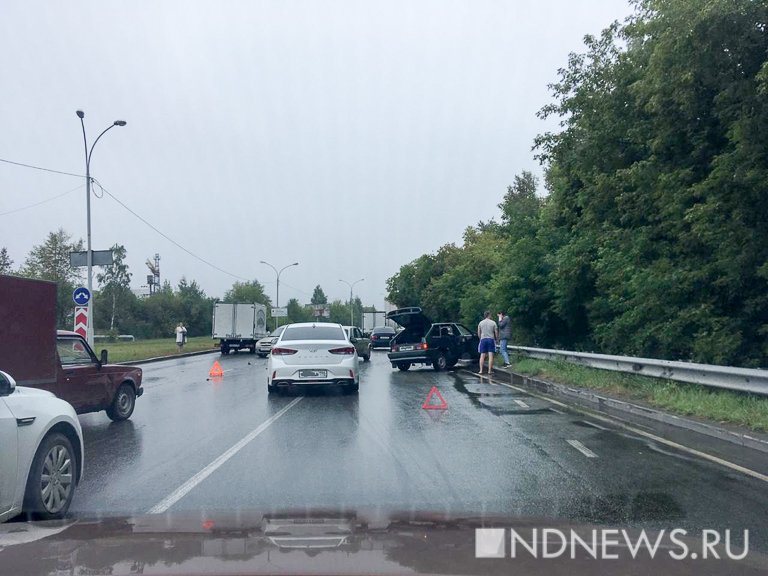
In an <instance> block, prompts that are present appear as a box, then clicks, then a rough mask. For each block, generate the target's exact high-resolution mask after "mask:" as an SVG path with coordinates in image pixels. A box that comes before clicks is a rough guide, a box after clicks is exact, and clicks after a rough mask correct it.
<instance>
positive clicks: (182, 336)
mask: <svg viewBox="0 0 768 576" xmlns="http://www.w3.org/2000/svg"><path fill="white" fill-rule="evenodd" d="M186 339H187V329H186V328H184V323H183V322H179V325H178V326H176V346H177V347H178V348H179V352H181V350H182V349H183V348H184V342H185V340H186Z"/></svg>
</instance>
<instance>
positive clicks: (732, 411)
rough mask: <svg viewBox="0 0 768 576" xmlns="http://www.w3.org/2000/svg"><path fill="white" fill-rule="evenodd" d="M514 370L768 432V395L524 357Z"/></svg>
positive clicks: (515, 362)
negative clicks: (763, 395)
mask: <svg viewBox="0 0 768 576" xmlns="http://www.w3.org/2000/svg"><path fill="white" fill-rule="evenodd" d="M511 369H512V370H513V371H515V372H519V373H521V374H526V375H528V376H534V377H540V378H541V379H543V380H549V381H551V382H557V383H559V384H566V385H570V386H574V387H577V388H588V389H591V390H599V391H601V392H603V393H605V394H607V395H610V396H615V397H618V398H621V399H625V400H639V401H641V402H644V403H645V404H647V405H649V406H653V407H656V408H660V409H663V410H666V411H669V412H672V413H675V414H680V415H682V416H692V417H694V418H699V419H704V420H711V421H715V422H718V423H721V424H738V425H740V426H746V427H748V428H750V429H752V430H756V431H760V432H766V431H768V398H766V397H762V396H755V395H751V394H743V393H738V392H731V391H729V390H713V389H709V388H706V387H704V386H697V385H696V384H687V383H685V382H673V381H671V380H663V379H660V378H650V377H648V376H637V375H634V374H624V373H621V372H611V371H609V370H598V369H596V368H588V367H586V366H579V365H578V364H569V363H568V362H562V361H559V362H558V361H550V360H536V359H533V358H526V357H524V356H517V357H516V358H515V360H513V364H512V366H511Z"/></svg>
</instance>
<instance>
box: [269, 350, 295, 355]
mask: <svg viewBox="0 0 768 576" xmlns="http://www.w3.org/2000/svg"><path fill="white" fill-rule="evenodd" d="M296 352H298V350H294V349H293V348H272V355H273V356H290V355H291V354H296Z"/></svg>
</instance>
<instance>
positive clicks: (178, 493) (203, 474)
mask: <svg viewBox="0 0 768 576" xmlns="http://www.w3.org/2000/svg"><path fill="white" fill-rule="evenodd" d="M303 398H304V397H303V396H299V397H298V398H296V399H294V400H293V401H291V402H290V403H289V404H288V405H287V406H285V407H284V408H283V409H282V410H280V411H279V412H277V413H275V414H273V415H272V416H271V417H270V418H269V419H268V420H266V421H264V422H262V423H261V425H259V427H258V428H255V429H253V430H251V431H250V432H249V433H248V434H247V435H246V436H244V437H243V438H242V439H241V440H240V441H239V442H237V443H236V444H235V445H234V446H232V447H231V448H230V449H229V450H227V451H226V452H224V453H223V454H222V455H221V456H219V457H218V458H216V460H214V461H213V462H211V463H210V464H208V465H207V466H206V467H205V468H203V469H202V470H200V471H199V472H198V473H197V474H195V475H194V476H192V478H190V479H189V480H187V481H186V482H184V484H182V485H181V486H179V487H178V488H176V490H174V491H173V492H171V493H170V494H169V495H168V496H166V497H165V498H163V499H162V500H161V501H160V502H158V503H157V504H155V505H154V506H153V507H152V508H150V509H149V510H148V511H147V513H148V514H162V513H163V512H165V511H166V510H168V508H170V507H171V506H173V505H174V504H175V503H176V502H178V501H179V500H181V499H182V498H183V497H184V496H185V495H186V494H187V493H189V491H190V490H192V489H193V488H194V487H195V486H197V485H198V484H200V482H202V481H203V480H205V479H206V478H208V476H210V475H211V474H213V473H214V472H215V471H216V470H217V469H218V468H220V467H221V466H222V465H223V464H224V463H225V462H226V461H227V460H229V459H230V458H232V456H234V455H235V454H237V453H238V452H239V451H240V450H242V449H243V448H245V446H246V445H247V444H248V443H249V442H251V441H252V440H253V439H254V438H256V437H257V436H258V435H259V434H261V433H262V432H264V430H266V429H267V428H269V426H270V425H271V424H273V423H274V422H275V421H276V420H277V419H278V418H280V417H281V416H282V415H283V414H285V413H286V412H288V410H290V409H291V408H293V407H294V406H296V404H298V403H299V402H300V401H301V400H302V399H303Z"/></svg>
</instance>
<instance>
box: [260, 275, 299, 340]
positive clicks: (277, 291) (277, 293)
mask: <svg viewBox="0 0 768 576" xmlns="http://www.w3.org/2000/svg"><path fill="white" fill-rule="evenodd" d="M259 264H266V265H267V266H269V267H270V268H272V270H274V271H275V274H277V288H276V294H275V308H280V274H282V273H283V270H285V269H286V268H290V267H291V266H298V265H299V263H298V262H294V263H293V264H288V265H287V266H283V267H282V268H280V270H278V269H277V268H275V267H274V266H272V264H270V263H269V262H265V261H264V260H259ZM279 322H280V319H279V318H275V329H277V327H278V326H279Z"/></svg>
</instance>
